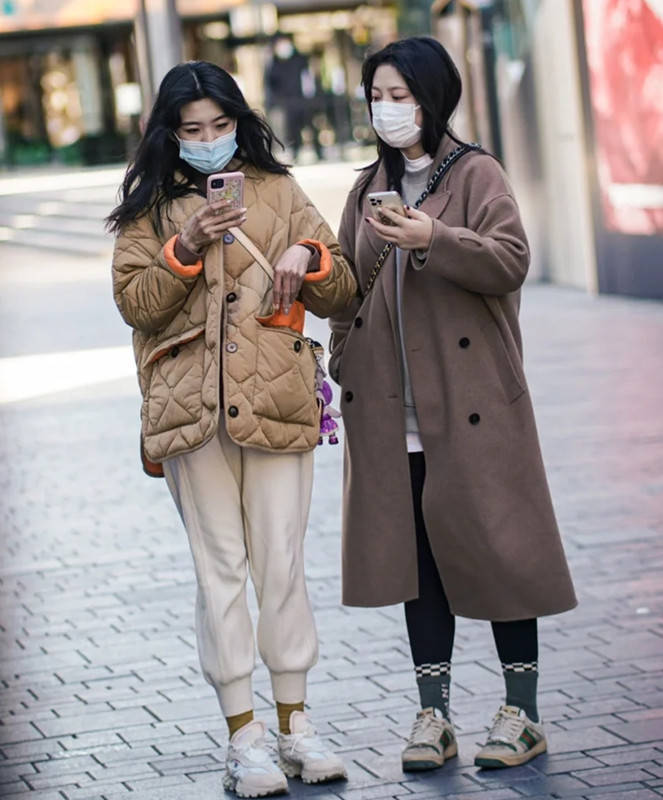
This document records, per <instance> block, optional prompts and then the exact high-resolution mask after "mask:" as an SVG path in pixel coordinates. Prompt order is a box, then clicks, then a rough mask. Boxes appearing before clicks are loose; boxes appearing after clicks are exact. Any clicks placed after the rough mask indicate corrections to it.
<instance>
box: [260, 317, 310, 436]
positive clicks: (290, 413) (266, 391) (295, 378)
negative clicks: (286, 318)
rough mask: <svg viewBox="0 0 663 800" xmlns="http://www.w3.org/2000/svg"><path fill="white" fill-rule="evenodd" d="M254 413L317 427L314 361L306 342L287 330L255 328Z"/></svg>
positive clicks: (281, 420)
mask: <svg viewBox="0 0 663 800" xmlns="http://www.w3.org/2000/svg"><path fill="white" fill-rule="evenodd" d="M256 349H257V353H256V375H255V384H254V390H253V403H252V405H253V412H254V414H256V415H257V416H260V417H265V418H266V419H270V420H274V421H276V422H286V423H296V424H299V425H309V426H310V425H316V424H317V421H318V407H317V403H316V400H315V370H316V361H315V356H314V355H313V351H312V350H311V348H310V347H309V345H308V343H307V341H306V339H305V338H304V337H303V336H302V335H301V334H300V333H298V332H297V331H293V330H292V329H290V328H285V327H284V328H274V327H263V326H262V325H259V326H258V328H257V341H256Z"/></svg>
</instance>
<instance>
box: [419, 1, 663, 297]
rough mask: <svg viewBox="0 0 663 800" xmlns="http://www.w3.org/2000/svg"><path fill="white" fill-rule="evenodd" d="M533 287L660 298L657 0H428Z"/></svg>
mask: <svg viewBox="0 0 663 800" xmlns="http://www.w3.org/2000/svg"><path fill="white" fill-rule="evenodd" d="M433 11H434V14H435V26H434V29H435V33H436V35H437V36H438V38H440V40H441V41H443V42H444V43H445V44H447V45H449V46H450V48H451V49H452V50H453V51H454V54H455V57H456V60H457V62H458V63H459V65H460V66H461V68H462V71H463V73H464V75H463V77H464V84H465V90H466V91H465V94H466V101H465V108H464V113H463V114H462V115H461V116H460V117H459V120H458V124H459V127H460V129H461V132H462V133H463V135H465V136H466V137H468V138H478V139H479V140H480V141H481V142H483V143H484V144H487V145H488V146H490V147H491V148H492V150H493V152H495V153H496V154H497V155H499V156H500V157H501V158H502V159H503V160H504V163H505V165H506V167H507V169H508V172H509V175H510V177H511V179H512V181H513V182H514V184H515V187H516V191H517V194H518V196H519V198H520V201H521V204H522V209H523V216H524V217H525V224H526V228H527V231H528V235H529V237H530V239H531V244H532V252H533V255H534V264H533V268H534V269H533V271H534V274H535V276H536V277H539V278H542V279H545V280H550V281H553V282H555V283H561V284H566V285H571V286H577V287H580V288H584V289H586V290H588V291H591V292H596V291H598V292H605V293H616V294H625V295H632V296H637V297H650V298H663V255H662V253H663V156H662V152H663V151H662V150H661V144H660V143H661V141H663V91H662V90H661V87H662V86H663V0H473V1H472V2H470V0H434V2H433Z"/></svg>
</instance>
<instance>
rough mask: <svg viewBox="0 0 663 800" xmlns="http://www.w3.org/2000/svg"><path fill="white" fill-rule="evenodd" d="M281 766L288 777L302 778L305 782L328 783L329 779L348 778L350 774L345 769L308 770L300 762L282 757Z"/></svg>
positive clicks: (339, 779)
mask: <svg viewBox="0 0 663 800" xmlns="http://www.w3.org/2000/svg"><path fill="white" fill-rule="evenodd" d="M279 767H281V770H282V771H283V772H284V774H285V775H287V777H288V778H301V780H302V782H303V783H327V782H328V781H341V780H347V778H348V774H347V772H346V771H345V769H343V770H330V771H328V772H318V773H316V772H306V771H305V770H303V769H302V768H301V767H300V766H299V764H295V763H290V762H288V761H284V760H283V759H281V760H280V761H279Z"/></svg>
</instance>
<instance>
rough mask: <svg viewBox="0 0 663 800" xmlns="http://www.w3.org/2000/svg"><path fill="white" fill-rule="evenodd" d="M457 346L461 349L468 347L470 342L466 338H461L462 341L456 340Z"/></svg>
mask: <svg viewBox="0 0 663 800" xmlns="http://www.w3.org/2000/svg"><path fill="white" fill-rule="evenodd" d="M458 346H459V347H462V348H463V349H465V348H466V347H469V346H470V340H469V339H468V338H467V336H463V338H462V339H459V340H458Z"/></svg>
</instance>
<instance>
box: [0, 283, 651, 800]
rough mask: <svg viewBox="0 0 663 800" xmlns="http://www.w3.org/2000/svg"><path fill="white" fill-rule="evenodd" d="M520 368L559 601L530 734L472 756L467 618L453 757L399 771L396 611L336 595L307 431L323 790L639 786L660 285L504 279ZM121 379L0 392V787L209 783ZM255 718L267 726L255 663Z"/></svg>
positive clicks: (131, 402) (173, 562)
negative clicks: (555, 548)
mask: <svg viewBox="0 0 663 800" xmlns="http://www.w3.org/2000/svg"><path fill="white" fill-rule="evenodd" d="M523 322H524V331H525V346H526V359H527V368H528V375H529V378H530V383H531V386H532V392H533V395H534V399H535V407H536V409H537V412H538V420H539V427H540V430H541V436H542V441H543V447H544V456H545V458H546V462H547V465H548V468H549V476H550V481H551V485H552V490H553V496H554V498H555V501H556V506H557V509H558V514H559V518H560V523H561V527H562V529H563V532H564V537H565V543H566V547H567V551H568V554H569V557H570V560H571V566H572V570H573V573H574V576H575V579H576V582H577V588H578V591H579V596H580V600H581V604H580V606H579V608H578V609H577V610H575V611H574V612H572V613H569V614H566V615H563V616H560V617H556V618H551V619H546V620H544V621H543V622H542V625H541V658H540V664H541V671H542V676H541V707H542V712H543V715H544V718H545V720H546V722H547V729H548V733H549V743H550V754H548V755H546V756H542V757H540V758H538V759H537V760H536V761H534V762H533V763H532V764H531V765H528V766H525V767H521V768H517V769H513V770H507V771H503V772H498V773H495V772H480V771H478V770H476V769H475V768H474V767H473V766H472V759H473V755H474V752H475V749H476V744H477V742H480V741H481V740H482V737H483V735H484V730H485V726H486V725H487V724H488V723H489V721H490V718H491V717H492V714H493V713H494V711H495V710H496V707H497V704H498V702H499V701H500V698H501V688H502V682H501V677H500V674H499V664H498V662H497V658H496V656H495V653H494V649H493V644H492V641H491V638H490V632H489V626H488V625H487V624H485V623H477V622H470V621H466V620H460V621H459V625H458V634H457V647H456V651H455V656H454V668H453V684H452V709H453V713H454V716H455V720H456V722H457V725H458V730H459V734H460V736H459V741H460V749H461V756H460V758H459V759H457V760H456V761H455V762H454V763H450V764H448V765H447V766H445V767H444V768H443V769H442V770H440V771H438V772H437V773H435V774H430V775H422V776H418V777H417V776H414V777H413V776H406V775H404V774H403V773H402V772H401V770H400V766H399V752H400V749H401V746H402V741H403V737H404V736H405V735H406V734H407V733H408V731H409V727H410V723H411V720H412V718H413V715H414V712H415V710H416V707H417V706H416V702H415V699H416V690H415V685H414V678H413V674H412V671H411V668H410V663H409V658H408V649H407V644H406V639H405V629H404V623H403V618H402V611H401V609H400V608H386V609H376V610H361V609H344V608H342V607H341V606H340V605H339V522H340V521H339V508H340V500H339V498H340V468H341V465H340V457H341V450H340V448H333V447H327V446H326V447H325V448H322V449H320V450H319V452H318V458H317V472H316V485H315V497H314V508H313V513H312V523H311V529H310V534H309V538H308V545H307V560H308V575H309V585H310V590H311V594H312V597H313V600H314V603H315V609H316V617H317V622H318V626H319V631H320V639H321V659H320V662H319V664H318V666H317V667H316V668H315V669H314V670H313V672H312V674H311V685H310V695H309V702H310V705H311V709H312V713H313V716H314V718H315V720H316V721H317V722H318V725H319V728H320V730H321V732H322V733H323V734H324V735H325V736H326V737H327V738H328V740H329V742H330V743H331V744H332V745H333V746H334V747H335V748H336V749H338V750H339V751H340V752H342V753H343V755H344V757H345V759H346V762H347V764H348V767H349V773H350V778H349V781H348V782H347V783H340V784H332V785H329V786H326V787H303V786H301V785H298V784H297V783H294V782H291V795H292V796H293V797H298V798H299V797H309V796H310V797H315V798H319V800H331V799H332V798H337V797H339V796H340V797H342V798H344V800H359V799H360V798H362V799H365V800H378V799H379V798H387V797H394V798H403V799H404V798H409V797H410V796H411V795H416V797H417V798H420V800H425V799H426V798H433V797H440V796H445V797H449V798H452V799H453V800H461V798H462V799H463V800H465V799H466V798H467V799H469V798H472V799H473V798H481V800H515V799H516V798H520V797H528V798H541V800H542V799H543V798H554V797H558V798H592V800H616V798H620V799H621V798H624V800H649V799H650V798H651V799H652V800H653V799H654V798H659V797H661V796H663V626H662V623H661V619H662V611H663V578H662V577H661V567H662V565H663V413H662V411H661V409H662V407H663V348H662V346H661V345H662V344H663V305H661V304H648V303H642V302H635V301H628V300H620V299H610V298H600V299H593V298H590V297H587V296H585V295H583V294H580V293H576V292H573V291H566V290H561V289H554V288H546V287H536V286H534V287H528V288H527V289H526V290H525V298H524V308H523ZM137 411H138V401H137V396H136V389H135V383H134V381H133V380H130V381H118V382H115V383H111V384H108V385H102V386H97V387H95V388H91V389H87V390H79V391H78V392H76V393H73V394H69V395H67V396H64V397H63V396H52V397H48V398H45V399H42V400H39V401H30V402H24V403H20V404H15V405H7V406H4V407H0V423H1V426H2V428H1V433H0V441H1V442H2V444H1V445H0V447H2V449H3V450H4V451H5V452H4V453H3V459H2V466H1V467H0V520H1V521H2V532H3V543H4V547H3V555H2V567H1V570H0V589H1V591H2V595H1V600H0V603H1V607H0V622H1V635H2V640H1V644H2V659H1V661H0V680H1V685H2V686H3V692H2V698H1V705H0V723H1V724H0V796H2V797H7V798H10V800H11V798H18V797H20V796H22V795H23V794H25V793H31V794H32V795H33V797H34V798H35V800H36V799H37V798H39V800H55V799H56V798H57V800H65V799H66V800H87V799H88V798H89V799H90V800H92V798H97V799H99V798H106V800H116V799H119V798H127V799H128V800H130V798H131V797H132V796H133V797H139V798H140V800H189V799H191V800H193V799H194V798H195V799H196V800H208V799H209V798H220V797H222V796H223V790H222V788H221V775H222V768H223V759H224V747H225V741H226V733H225V725H224V722H223V720H222V718H221V716H220V714H219V712H218V710H217V706H216V700H215V698H214V695H213V692H212V690H211V689H210V688H209V687H208V686H207V685H206V684H205V683H204V681H203V680H202V678H201V675H200V672H199V668H198V661H197V656H196V651H195V642H194V633H193V627H192V623H193V595H194V583H193V576H192V569H191V564H190V556H189V553H188V550H187V545H186V541H185V536H184V533H183V531H182V530H181V529H180V525H179V521H178V520H177V518H176V516H175V514H174V511H173V508H172V506H171V502H170V499H169V497H168V496H167V492H166V489H165V487H164V485H163V483H161V482H157V481H151V480H150V479H148V478H144V477H143V476H142V474H141V473H140V472H139V469H138V463H137V450H136V444H137V439H138V436H137V434H138V429H137ZM256 689H257V691H258V713H259V716H260V717H262V718H263V719H265V720H266V721H268V722H269V724H270V725H271V726H272V728H273V727H274V724H275V714H274V711H273V708H272V706H271V702H270V697H269V691H268V679H267V676H266V673H265V671H264V669H263V668H262V667H260V668H259V670H258V672H257V676H256Z"/></svg>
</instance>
